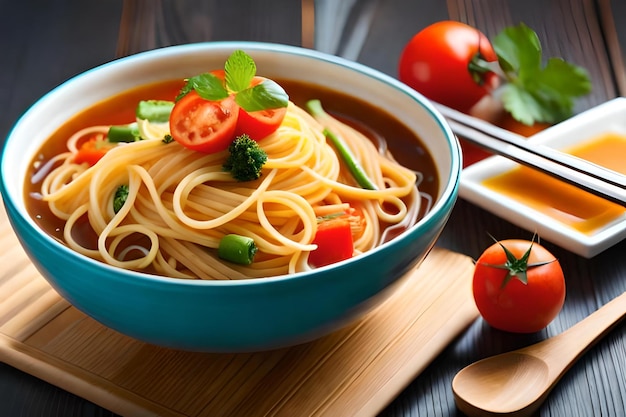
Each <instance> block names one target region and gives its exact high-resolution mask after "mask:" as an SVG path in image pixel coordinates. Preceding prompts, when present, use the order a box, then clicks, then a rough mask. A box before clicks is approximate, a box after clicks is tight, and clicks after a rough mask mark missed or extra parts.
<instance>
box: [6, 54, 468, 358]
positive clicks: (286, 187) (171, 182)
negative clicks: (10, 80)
mask: <svg viewBox="0 0 626 417" xmlns="http://www.w3.org/2000/svg"><path fill="white" fill-rule="evenodd" d="M233 57H235V58H238V59H239V60H241V59H243V58H247V59H250V60H251V62H252V64H251V62H248V64H251V65H248V66H247V67H246V68H248V69H249V67H250V66H252V67H253V68H255V69H256V73H252V74H248V78H245V77H244V78H245V83H244V84H245V85H243V87H242V86H237V82H236V81H233V78H236V77H237V76H238V75H236V74H239V73H241V72H242V71H240V70H239V69H238V68H236V67H237V65H238V64H237V62H238V61H237V59H235V58H233ZM242 57H243V58H242ZM244 67H245V66H244ZM243 72H245V71H243ZM239 84H241V83H239ZM216 86H217V87H216ZM207 89H208V90H216V91H217V92H216V91H211V92H209V93H207V91H206V90H207ZM252 89H256V90H257V92H256V93H254V94H257V96H254V94H252V93H250V94H252V98H253V99H252V100H250V99H249V98H250V97H248V98H246V97H245V96H246V94H248V93H249V91H250V90H252ZM244 90H245V91H244ZM259 90H262V94H261V95H262V97H261V96H258V94H260V93H258V91H259ZM241 91H244V92H241ZM216 94H217V95H216ZM207 95H209V96H211V97H210V98H207V97H206V96H207ZM259 97H261V98H259ZM246 100H248V102H250V101H252V102H254V103H252V104H250V103H248V102H247V101H246ZM259 102H260V103H261V104H259ZM140 103H141V105H144V104H145V105H147V106H152V105H155V106H157V107H158V105H164V106H165V108H166V110H165V112H166V114H167V116H166V117H165V119H163V118H160V116H158V117H153V116H145V115H144V113H143V110H141V111H140V110H138V106H139V105H140ZM255 105H256V107H254V106H255ZM259 106H260V107H259ZM148 113H150V111H148ZM198 120H201V121H202V122H201V123H200V122H198ZM250 120H252V122H250ZM111 126H114V127H115V129H116V132H117V133H115V132H113V129H111ZM207 126H210V127H211V128H210V129H208V128H207ZM118 128H119V129H118ZM119 130H122V131H124V132H125V131H127V130H130V131H131V133H130V136H124V135H126V134H127V133H128V132H126V133H124V132H123V133H119ZM118 135H122V136H121V137H122V139H120V136H118ZM114 138H115V139H114ZM129 138H130V139H129ZM239 152H243V156H241V154H240V153H239ZM94 154H97V156H95V157H94ZM242 158H243V159H242ZM241 161H244V162H243V163H242V162H241ZM257 163H258V166H257V168H258V169H256V170H255V169H252V168H251V167H254V166H255V164H257ZM460 170H461V154H460V149H459V146H458V143H457V140H456V138H455V137H454V135H453V134H452V132H451V130H450V128H449V127H448V125H447V124H446V123H445V121H444V119H443V117H442V116H441V115H440V114H439V113H438V112H437V111H436V110H435V109H434V108H433V106H432V105H431V104H430V103H429V102H428V101H427V100H426V99H425V98H424V97H423V96H421V95H419V94H418V93H416V92H415V91H413V90H412V89H410V88H409V87H407V86H405V85H404V84H401V83H400V82H398V81H396V80H395V79H393V78H391V77H389V76H386V75H384V74H382V73H380V72H378V71H376V70H373V69H371V68H368V67H365V66H363V65H360V64H358V63H354V62H351V61H348V60H344V59H341V58H338V57H334V56H330V55H326V54H322V53H319V52H316V51H313V50H309V49H304V48H298V47H291V46H285V45H275V44H265V43H254V42H217V43H201V44H190V45H183V46H175V47H168V48H163V49H157V50H153V51H149V52H145V53H141V54H137V55H134V56H130V57H127V58H122V59H119V60H116V61H113V62H111V63H108V64H105V65H103V66H101V67H98V68H95V69H93V70H91V71H87V72H86V73H84V74H81V75H79V76H77V77H75V78H73V79H70V80H69V81H67V82H65V83H64V84H62V85H61V86H59V87H57V88H56V89H54V90H53V91H51V92H50V93H48V94H47V95H46V96H44V97H43V98H42V99H40V100H39V101H38V102H37V103H35V104H34V105H33V106H32V108H31V109H29V110H28V111H27V112H26V113H25V114H24V115H23V117H22V118H21V119H20V120H19V121H18V122H17V124H16V125H15V127H14V128H13V130H12V131H11V133H10V135H9V137H8V139H7V141H6V144H5V148H4V150H3V155H2V183H1V191H2V197H3V202H4V204H5V207H6V210H7V214H8V216H9V219H10V221H11V224H12V226H13V228H14V230H15V232H16V234H17V236H18V238H19V240H20V242H21V244H22V245H23V247H24V249H25V251H26V253H27V254H28V256H29V257H30V259H31V260H32V261H33V263H34V264H35V266H36V267H37V269H38V270H39V271H40V272H41V274H42V275H43V276H44V277H45V278H46V279H47V280H48V282H49V283H50V284H51V285H52V286H53V288H55V290H57V291H58V292H59V294H60V295H61V296H63V297H64V298H66V299H67V300H68V301H69V302H70V303H71V304H72V305H74V306H75V307H76V308H78V309H79V310H81V311H83V312H84V313H86V314H87V315H89V316H91V317H93V318H94V319H96V320H97V321H99V322H101V323H102V324H104V325H106V326H108V327H110V328H112V329H114V330H117V331H119V332H121V333H123V334H126V335H128V336H131V337H134V338H136V339H139V340H142V341H144V342H147V343H152V344H156V345H161V346H166V347H170V348H176V349H185V350H194V351H211V352H239V351H254V350H265V349H272V348H279V347H285V346H290V345H294V344H298V343H303V342H306V341H309V340H312V339H314V338H318V337H320V336H322V335H325V334H328V333H329V332H332V331H334V330H337V329H338V328H340V327H343V326H345V325H346V324H348V323H350V322H353V321H354V320H356V319H358V318H359V317H361V316H362V315H363V314H364V313H365V312H367V311H370V310H371V309H372V308H374V307H375V306H377V305H378V304H379V303H380V302H382V301H383V300H384V299H386V298H387V297H388V295H389V294H390V293H391V292H392V291H394V290H396V289H397V287H398V286H399V284H400V283H402V282H403V280H402V278H403V277H404V276H405V275H406V273H407V272H408V271H410V270H411V269H412V268H415V267H416V266H418V265H419V263H420V262H421V261H422V260H423V259H424V258H425V256H427V254H428V252H429V250H430V249H431V248H432V247H433V245H434V244H435V242H436V239H437V237H438V235H439V233H440V232H441V230H442V229H443V227H444V225H445V223H446V221H447V219H448V216H449V214H450V212H451V210H452V208H453V205H454V202H455V201H456V197H457V191H458V183H459V175H460ZM250 171H253V172H250ZM250 175H252V176H250ZM416 302H419V300H416Z"/></svg>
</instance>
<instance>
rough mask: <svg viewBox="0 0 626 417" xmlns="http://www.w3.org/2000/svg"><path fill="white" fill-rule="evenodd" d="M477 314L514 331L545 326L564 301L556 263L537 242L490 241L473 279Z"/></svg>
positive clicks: (491, 322) (525, 331)
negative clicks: (490, 243)
mask: <svg viewBox="0 0 626 417" xmlns="http://www.w3.org/2000/svg"><path fill="white" fill-rule="evenodd" d="M473 292H474V300H475V301H476V306H477V307H478V311H479V312H480V314H481V315H482V317H483V318H484V319H485V321H486V322H487V323H489V324H490V325H491V326H492V327H495V328H497V329H500V330H505V331H509V332H515V333H533V332H537V331H539V330H541V329H543V328H545V327H546V326H547V325H548V324H549V323H550V322H551V321H552V320H554V318H555V317H556V316H557V314H559V312H560V311H561V309H562V307H563V303H564V302H565V278H564V276H563V270H562V269H561V265H560V264H559V261H558V260H557V259H556V258H555V257H554V255H552V254H551V253H550V252H549V251H548V250H547V249H545V248H544V247H543V246H541V245H539V244H538V243H536V242H533V241H528V240H520V239H508V240H502V241H500V242H496V243H494V244H493V245H492V246H490V247H489V248H487V249H486V250H485V251H484V252H483V254H482V255H481V256H480V258H478V260H477V261H476V266H475V270H474V278H473Z"/></svg>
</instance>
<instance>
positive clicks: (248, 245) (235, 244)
mask: <svg viewBox="0 0 626 417" xmlns="http://www.w3.org/2000/svg"><path fill="white" fill-rule="evenodd" d="M257 250H258V248H257V246H256V244H255V243H254V239H252V238H251V237H247V236H241V235H235V234H230V235H226V236H224V237H223V238H222V240H220V244H219V247H218V248H217V255H218V256H219V257H220V258H221V259H224V260H225V261H229V262H234V263H237V264H240V265H250V264H251V263H252V261H253V260H254V255H256V253H257Z"/></svg>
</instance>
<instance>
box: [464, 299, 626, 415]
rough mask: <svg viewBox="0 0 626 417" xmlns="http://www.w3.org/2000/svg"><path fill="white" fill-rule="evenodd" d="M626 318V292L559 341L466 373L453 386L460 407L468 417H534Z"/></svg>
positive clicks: (502, 356)
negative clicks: (554, 390) (583, 358)
mask: <svg viewBox="0 0 626 417" xmlns="http://www.w3.org/2000/svg"><path fill="white" fill-rule="evenodd" d="M624 316H626V292H625V293H623V294H622V295H620V296H618V297H617V298H615V299H613V300H612V301H610V302H609V303H607V304H606V305H604V306H603V307H602V308H600V309H599V310H597V311H596V312H594V313H592V314H591V315H590V316H589V317H587V318H586V319H584V320H582V321H581V322H579V323H578V324H576V325H574V326H572V327H571V328H569V329H568V330H566V331H565V332H563V333H561V334H559V335H557V336H554V337H551V338H549V339H546V340H543V341H541V342H539V343H536V344H534V345H531V346H527V347H525V348H523V349H518V350H515V351H512V352H507V353H503V354H500V355H496V356H492V357H490V358H486V359H483V360H480V361H478V362H475V363H473V364H471V365H469V366H467V367H465V368H464V369H462V370H461V371H459V373H458V374H457V375H456V376H455V377H454V380H453V381H452V390H453V391H454V398H455V401H456V404H457V407H458V408H459V409H460V410H461V411H463V412H464V413H465V414H467V415H469V416H496V415H497V416H515V417H521V416H528V415H531V414H532V413H533V412H534V411H536V410H537V408H539V406H540V405H541V403H543V401H544V400H545V399H546V398H547V397H548V394H549V393H550V391H551V390H552V388H553V387H554V386H555V385H556V383H557V382H558V381H559V379H560V378H561V377H562V376H563V375H564V374H565V372H566V371H567V370H568V369H569V368H570V367H571V366H572V365H573V364H574V362H575V361H576V360H577V359H578V358H580V357H581V356H582V355H583V354H584V353H585V352H586V351H587V349H589V347H590V346H591V345H592V344H593V343H594V342H596V341H597V340H599V339H600V338H601V337H602V336H604V335H605V334H606V333H608V331H609V330H610V329H611V328H612V327H613V326H614V325H615V324H617V322H618V321H619V320H620V319H622V318H623V317H624Z"/></svg>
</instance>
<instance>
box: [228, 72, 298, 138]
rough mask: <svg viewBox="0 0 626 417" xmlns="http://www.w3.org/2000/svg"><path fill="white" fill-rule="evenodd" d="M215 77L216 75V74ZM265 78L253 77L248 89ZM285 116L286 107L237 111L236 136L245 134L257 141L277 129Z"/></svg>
mask: <svg viewBox="0 0 626 417" xmlns="http://www.w3.org/2000/svg"><path fill="white" fill-rule="evenodd" d="M216 75H217V74H216ZM265 80H267V78H264V77H259V76H255V77H254V78H253V79H252V81H251V82H250V87H254V86H256V85H259V84H261V83H262V82H263V81H265ZM285 114H287V108H286V107H280V108H277V109H265V110H259V111H254V112H247V111H245V110H244V109H240V110H239V122H238V124H237V132H236V135H237V136H238V135H241V134H244V133H245V134H247V135H248V136H250V138H251V139H253V140H256V141H259V140H261V139H263V138H264V137H266V136H268V135H269V134H270V133H273V132H274V131H276V129H278V127H279V126H280V124H281V123H282V122H283V119H284V118H285Z"/></svg>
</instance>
